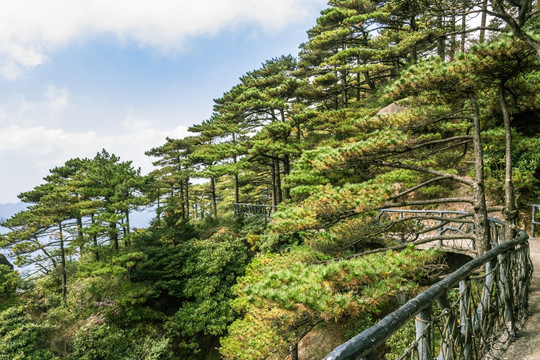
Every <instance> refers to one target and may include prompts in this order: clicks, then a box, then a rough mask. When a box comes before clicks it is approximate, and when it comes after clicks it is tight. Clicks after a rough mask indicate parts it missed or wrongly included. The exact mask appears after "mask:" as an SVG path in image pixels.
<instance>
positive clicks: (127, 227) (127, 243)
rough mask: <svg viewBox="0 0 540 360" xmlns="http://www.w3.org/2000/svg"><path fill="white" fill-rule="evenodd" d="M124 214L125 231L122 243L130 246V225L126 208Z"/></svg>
mask: <svg viewBox="0 0 540 360" xmlns="http://www.w3.org/2000/svg"><path fill="white" fill-rule="evenodd" d="M125 215H126V225H125V229H126V233H125V234H124V244H125V246H126V247H130V246H131V240H130V236H131V227H130V225H129V210H126V214H125Z"/></svg>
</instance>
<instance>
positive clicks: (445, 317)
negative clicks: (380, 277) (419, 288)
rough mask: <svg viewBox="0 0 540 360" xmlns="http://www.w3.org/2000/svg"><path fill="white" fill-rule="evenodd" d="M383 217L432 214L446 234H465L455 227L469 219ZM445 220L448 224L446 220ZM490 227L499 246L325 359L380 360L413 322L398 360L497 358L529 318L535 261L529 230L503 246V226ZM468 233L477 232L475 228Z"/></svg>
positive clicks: (438, 214)
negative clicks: (396, 335)
mask: <svg viewBox="0 0 540 360" xmlns="http://www.w3.org/2000/svg"><path fill="white" fill-rule="evenodd" d="M384 213H388V214H393V215H397V216H398V217H400V218H401V219H405V218H406V217H407V216H409V217H410V218H412V219H415V218H416V217H419V214H424V215H425V214H429V216H428V217H429V218H431V219H432V220H433V219H435V221H436V222H439V224H438V226H434V227H433V229H435V230H434V231H437V232H443V233H444V232H445V231H450V230H452V231H456V229H457V230H458V232H460V231H461V230H463V228H460V227H457V228H456V227H455V226H454V225H453V224H454V223H456V224H457V223H459V222H460V221H461V220H463V218H467V217H468V216H469V215H470V213H464V212H457V211H455V212H450V211H438V210H428V211H425V210H399V209H384V210H381V213H380V214H379V219H380V218H381V216H383V215H384ZM444 216H447V217H449V218H448V220H445V219H442V218H443V217H444ZM458 216H461V217H463V218H462V219H458V218H457V217H458ZM490 224H491V227H492V232H494V236H493V237H492V239H493V243H494V245H495V244H496V243H501V244H500V245H496V246H495V247H494V248H492V249H491V250H490V251H488V252H486V253H485V254H483V255H481V256H479V257H477V258H476V259H474V260H472V261H470V262H468V263H467V264H465V265H464V266H462V267H461V268H460V269H458V270H457V271H455V272H454V273H452V274H451V275H449V276H447V277H446V278H445V279H444V280H442V281H440V282H438V283H436V284H435V285H433V286H431V287H430V288H429V289H427V290H425V291H424V292H422V293H421V294H420V295H418V296H417V297H415V298H414V299H411V300H409V301H408V302H407V303H406V304H405V305H403V306H402V307H400V308H399V309H398V310H396V311H394V312H393V313H391V314H389V315H387V316H386V317H384V318H383V319H382V320H381V321H380V322H379V323H378V324H376V325H375V326H373V327H371V328H369V329H367V330H365V331H363V332H362V333H360V334H358V335H357V336H355V337H354V338H352V339H351V340H349V341H347V342H346V343H344V344H342V345H340V346H338V347H337V348H336V349H334V351H332V352H331V353H330V354H329V355H328V356H326V357H325V360H357V359H366V360H375V359H377V355H379V356H380V355H381V354H382V353H383V352H384V350H383V349H384V348H385V343H386V341H387V340H388V339H389V338H390V336H392V335H393V334H394V333H396V332H397V331H398V330H400V329H402V328H403V327H404V326H405V325H406V324H407V323H409V322H415V326H416V336H414V337H413V338H412V339H410V345H409V347H408V348H406V349H405V350H403V352H402V355H401V357H398V359H419V360H428V359H429V360H432V359H437V360H439V359H440V360H456V359H466V360H471V359H482V358H485V357H486V356H488V355H490V354H491V355H493V353H494V352H495V351H496V350H497V349H498V346H499V345H501V344H503V343H506V342H508V341H509V339H511V338H512V337H513V335H514V332H515V329H516V324H517V323H518V322H519V321H521V320H522V319H523V318H524V316H525V313H526V309H527V307H528V287H529V283H530V279H531V276H532V263H531V260H530V257H529V245H528V244H529V243H528V235H527V234H526V233H525V232H523V231H520V232H519V234H518V236H517V237H516V238H514V239H513V240H511V241H508V242H505V243H502V239H504V237H503V236H502V235H503V234H504V223H503V222H501V221H500V220H497V219H491V218H490ZM468 230H469V231H471V232H474V228H473V227H471V228H469V229H468ZM463 232H464V233H466V231H463ZM499 239H501V241H499ZM378 353H379V354H378Z"/></svg>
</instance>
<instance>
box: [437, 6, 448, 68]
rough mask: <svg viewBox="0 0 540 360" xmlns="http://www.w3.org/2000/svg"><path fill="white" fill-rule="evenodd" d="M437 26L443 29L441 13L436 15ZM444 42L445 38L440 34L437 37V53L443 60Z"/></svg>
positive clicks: (444, 54) (444, 52) (444, 53)
mask: <svg viewBox="0 0 540 360" xmlns="http://www.w3.org/2000/svg"><path fill="white" fill-rule="evenodd" d="M437 26H438V28H439V29H441V31H442V29H443V15H442V14H441V15H439V16H437ZM445 42H446V39H445V37H444V36H440V37H438V38H437V55H438V56H439V58H441V59H442V60H443V61H444V58H445V56H446V49H445Z"/></svg>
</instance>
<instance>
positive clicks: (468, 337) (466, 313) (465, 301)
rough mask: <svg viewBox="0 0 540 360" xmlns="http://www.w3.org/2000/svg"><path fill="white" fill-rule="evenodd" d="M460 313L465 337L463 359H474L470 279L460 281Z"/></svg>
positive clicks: (462, 332) (462, 333)
mask: <svg viewBox="0 0 540 360" xmlns="http://www.w3.org/2000/svg"><path fill="white" fill-rule="evenodd" d="M459 313H460V323H461V336H462V338H463V359H464V360H472V358H473V354H472V344H471V342H472V329H471V286H470V283H469V281H468V280H461V281H460V282H459Z"/></svg>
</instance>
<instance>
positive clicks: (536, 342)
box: [501, 238, 540, 360]
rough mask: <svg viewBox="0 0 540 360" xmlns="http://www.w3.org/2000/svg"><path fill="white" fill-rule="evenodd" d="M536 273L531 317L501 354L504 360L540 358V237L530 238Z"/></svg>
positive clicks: (533, 283) (533, 280)
mask: <svg viewBox="0 0 540 360" xmlns="http://www.w3.org/2000/svg"><path fill="white" fill-rule="evenodd" d="M529 244H530V251H531V260H532V262H533V265H534V273H533V278H532V281H531V288H530V291H529V311H528V313H529V317H528V318H527V320H526V322H525V326H524V327H523V329H522V330H521V331H519V332H518V337H517V339H516V340H514V342H512V344H511V345H510V346H509V348H508V350H507V351H506V352H505V353H504V354H503V355H502V356H501V359H503V360H540V239H539V238H530V240H529Z"/></svg>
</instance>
